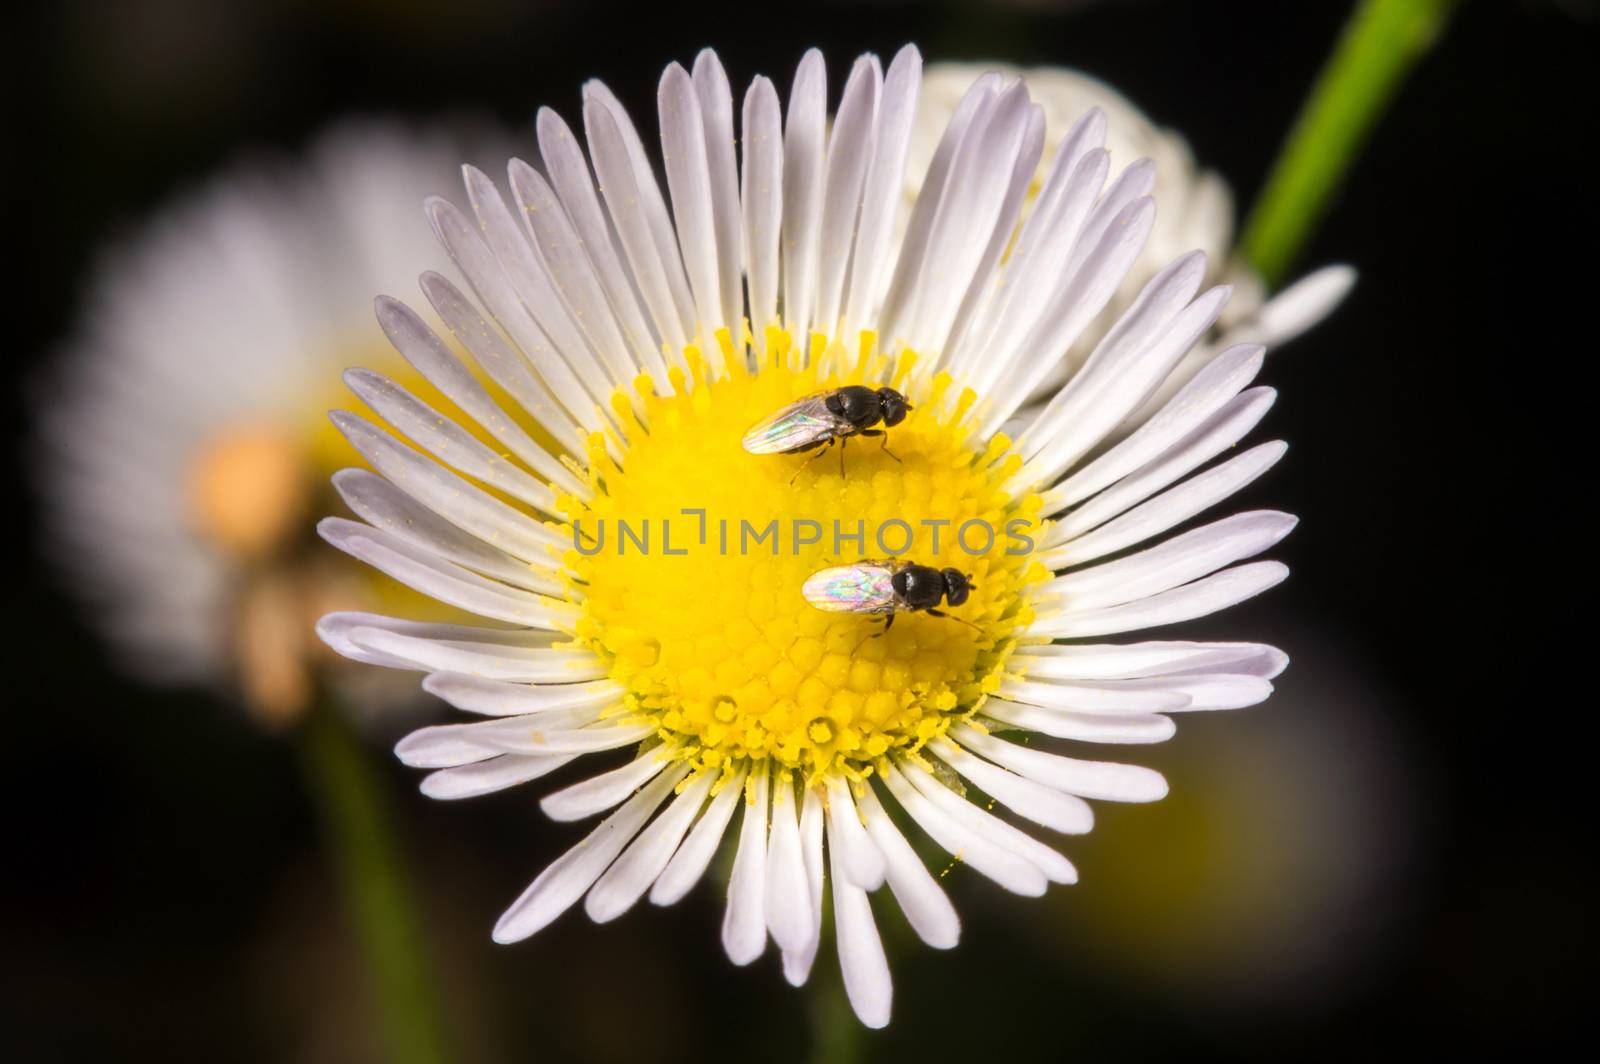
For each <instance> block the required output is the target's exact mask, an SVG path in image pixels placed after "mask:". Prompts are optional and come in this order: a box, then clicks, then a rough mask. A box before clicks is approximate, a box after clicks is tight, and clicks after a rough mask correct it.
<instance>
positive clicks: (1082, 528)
mask: <svg viewBox="0 0 1600 1064" xmlns="http://www.w3.org/2000/svg"><path fill="white" fill-rule="evenodd" d="M1277 394H1278V393H1277V392H1275V391H1273V390H1272V389H1271V388H1251V389H1249V390H1248V391H1245V392H1241V393H1240V394H1239V395H1237V396H1235V397H1234V399H1233V400H1232V401H1230V402H1228V403H1227V404H1225V405H1224V406H1223V407H1222V409H1220V410H1218V411H1217V412H1216V414H1214V415H1213V416H1211V417H1210V418H1208V419H1207V420H1206V421H1205V422H1204V423H1203V424H1202V425H1201V426H1200V427H1199V428H1197V429H1195V430H1194V431H1193V432H1192V433H1191V434H1190V435H1188V436H1186V437H1185V438H1184V439H1183V440H1182V441H1181V442H1180V443H1178V444H1175V445H1174V446H1173V447H1172V448H1171V449H1169V450H1168V451H1167V452H1166V453H1165V454H1163V455H1162V456H1161V457H1160V458H1158V459H1156V460H1155V461H1153V462H1151V463H1150V464H1149V465H1147V466H1145V467H1144V468H1143V469H1140V470H1138V471H1137V472H1135V473H1132V474H1130V475H1128V476H1126V477H1124V478H1123V479H1122V480H1119V481H1118V482H1117V483H1115V484H1113V485H1112V486H1111V487H1109V488H1107V489H1106V490H1104V491H1102V492H1101V493H1100V494H1098V495H1096V496H1095V497H1094V498H1092V499H1090V500H1089V501H1088V502H1086V503H1084V504H1083V505H1082V506H1080V507H1078V508H1077V509H1076V510H1074V511H1072V512H1071V513H1069V514H1067V515H1066V516H1065V517H1062V518H1061V519H1060V520H1059V521H1058V522H1057V523H1056V527H1055V529H1053V530H1052V531H1051V532H1050V533H1049V534H1048V537H1047V542H1049V543H1062V542H1066V541H1067V540H1069V539H1073V538H1075V537H1077V536H1080V535H1082V534H1083V533H1084V532H1086V531H1088V530H1089V529H1092V528H1098V527H1099V526H1100V525H1102V524H1104V523H1105V522H1106V521H1108V520H1110V519H1111V518H1113V517H1115V516H1117V515H1118V514H1120V513H1122V512H1123V511H1124V510H1127V509H1128V508H1129V507H1130V506H1133V505H1135V504H1136V503H1139V502H1142V501H1143V500H1145V499H1148V498H1149V497H1150V496H1152V495H1154V494H1155V493H1156V492H1158V491H1160V490H1161V489H1162V488H1164V487H1166V486H1167V485H1168V484H1171V483H1173V482H1174V481H1176V480H1178V479H1180V478H1182V477H1183V476H1185V475H1187V474H1188V473H1189V472H1191V471H1192V470H1195V469H1198V468H1200V466H1202V465H1204V464H1205V463H1206V462H1209V461H1210V460H1211V459H1213V458H1215V457H1216V456H1217V455H1219V454H1221V453H1222V452H1223V451H1225V450H1227V449H1228V448H1230V447H1232V446H1233V445H1234V444H1236V443H1238V442H1239V441H1240V440H1241V439H1243V438H1244V436H1245V434H1246V433H1248V432H1249V431H1250V430H1251V429H1253V428H1255V426H1256V425H1257V424H1258V423H1259V422H1260V421H1261V419H1262V418H1263V417H1265V416H1266V413H1267V411H1268V410H1269V409H1271V407H1272V404H1273V401H1274V400H1275V399H1276V398H1277ZM1061 506H1062V503H1061V502H1060V497H1059V496H1058V495H1057V494H1056V493H1055V491H1054V490H1051V491H1047V492H1045V494H1044V512H1045V513H1047V514H1048V513H1055V512H1057V511H1058V510H1059V509H1060V508H1061Z"/></svg>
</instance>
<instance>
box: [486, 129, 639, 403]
mask: <svg viewBox="0 0 1600 1064" xmlns="http://www.w3.org/2000/svg"><path fill="white" fill-rule="evenodd" d="M506 176H507V179H508V180H509V181H510V183H511V192H512V195H513V196H515V197H516V200H517V206H518V208H520V210H519V212H518V213H519V215H520V216H521V218H522V226H523V231H524V232H525V233H526V235H527V239H528V241H530V242H531V244H532V246H535V247H537V248H538V249H539V251H538V256H537V258H538V263H537V265H538V267H540V268H539V271H538V276H537V279H536V282H535V283H536V284H537V285H538V292H537V293H536V296H535V299H536V301H535V302H534V303H530V309H532V310H533V311H534V315H535V316H536V317H539V319H540V322H541V323H543V322H544V321H545V317H546V316H548V315H557V314H559V315H560V320H561V322H562V325H561V328H560V329H559V330H558V329H556V328H554V327H553V326H547V327H546V331H547V332H549V333H550V335H551V338H552V339H553V340H555V341H556V343H557V346H559V347H561V348H562V349H563V350H566V349H567V347H568V345H571V346H572V347H573V353H572V354H571V355H570V356H569V361H573V362H576V361H577V360H578V359H580V358H581V359H583V360H585V361H587V362H589V363H590V364H593V363H594V362H595V361H596V356H598V362H599V364H600V366H602V367H603V368H604V370H605V374H606V376H607V377H608V378H609V379H610V380H611V381H613V382H615V383H618V384H622V383H626V382H630V381H632V379H633V377H634V375H635V374H636V373H637V372H638V371H639V363H638V362H637V361H635V360H634V358H633V357H632V349H631V348H630V347H629V345H628V343H627V341H626V340H624V339H623V334H622V326H621V325H620V324H619V323H618V321H617V318H616V316H615V315H614V314H612V313H611V304H610V303H608V302H607V300H606V294H605V292H604V290H603V289H602V288H601V286H600V278H599V277H598V276H597V275H596V273H595V271H594V267H593V266H592V265H591V264H590V261H589V255H588V253H587V251H586V249H585V248H584V246H583V242H582V238H581V237H580V236H579V235H578V231H577V229H576V228H575V227H574V226H573V224H572V219H571V218H569V217H568V216H567V212H566V210H565V209H564V208H563V207H562V205H561V202H560V200H558V199H557V198H556V194H555V190H554V189H552V188H551V187H550V185H549V183H548V182H546V181H545V179H544V177H543V175H541V174H540V173H539V172H538V171H537V170H535V169H534V168H533V167H531V166H529V165H528V164H527V163H525V162H523V161H522V160H521V159H512V160H511V161H510V162H509V163H507V164H506ZM483 180H484V181H485V183H487V178H485V179H483ZM494 196H495V199H496V200H497V201H498V199H499V193H495V194H494ZM506 224H510V222H509V219H507V220H506ZM529 268H530V269H532V268H533V265H532V264H531V263H530V266H529ZM644 350H645V351H646V352H651V353H653V350H652V349H651V348H649V347H646V348H645V349H644ZM580 352H581V353H580Z"/></svg>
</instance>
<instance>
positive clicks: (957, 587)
mask: <svg viewBox="0 0 1600 1064" xmlns="http://www.w3.org/2000/svg"><path fill="white" fill-rule="evenodd" d="M941 575H942V576H943V577H944V597H945V600H946V601H947V602H949V603H950V605H952V606H959V605H961V604H962V603H963V602H965V601H967V596H968V594H970V592H971V587H972V585H971V584H970V583H969V582H968V580H967V576H966V574H965V573H963V572H961V571H960V570H959V569H946V570H945V571H944V572H943V573H942V574H941Z"/></svg>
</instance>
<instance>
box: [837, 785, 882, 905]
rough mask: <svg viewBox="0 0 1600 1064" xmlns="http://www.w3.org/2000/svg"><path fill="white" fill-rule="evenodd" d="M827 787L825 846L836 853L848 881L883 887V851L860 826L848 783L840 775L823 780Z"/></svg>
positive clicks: (866, 886)
mask: <svg viewBox="0 0 1600 1064" xmlns="http://www.w3.org/2000/svg"><path fill="white" fill-rule="evenodd" d="M825 782H826V786H827V788H828V845H829V847H830V848H832V849H834V850H837V851H838V852H839V857H840V860H842V861H843V862H844V867H845V869H846V870H847V872H848V873H849V875H850V882H852V883H854V884H855V885H856V886H858V887H860V888H861V889H862V890H877V889H878V888H879V887H881V886H883V854H881V853H879V852H878V848H877V847H876V846H874V845H873V844H872V839H871V838H870V837H868V835H867V831H866V829H865V828H864V827H862V826H861V817H860V815H859V814H858V813H857V812H856V804H855V802H854V801H853V800H852V799H851V797H850V784H848V783H846V782H845V780H844V778H843V777H842V776H838V775H833V776H830V777H828V779H827V780H826V781H825Z"/></svg>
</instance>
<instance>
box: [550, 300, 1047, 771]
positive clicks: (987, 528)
mask: <svg viewBox="0 0 1600 1064" xmlns="http://www.w3.org/2000/svg"><path fill="white" fill-rule="evenodd" d="M871 340H872V337H871V334H870V333H869V334H863V337H862V344H861V351H862V352H863V354H862V355H861V356H860V357H858V358H856V359H855V360H854V361H855V362H856V365H855V366H854V368H852V369H849V370H845V371H842V372H841V371H826V370H823V369H820V368H817V367H819V366H825V365H835V366H837V365H838V364H839V363H841V362H845V361H849V359H848V357H847V356H846V355H845V351H844V349H843V348H842V347H840V346H838V345H834V346H833V347H831V348H830V347H829V345H828V344H826V343H825V342H823V341H822V340H821V339H820V338H814V339H813V345H812V350H813V358H812V359H811V360H810V362H811V366H810V367H808V368H804V369H802V368H796V367H795V366H794V365H793V364H792V363H793V362H794V359H793V357H792V352H790V351H788V349H787V348H788V344H787V338H786V337H785V336H784V335H783V334H781V333H777V332H776V331H773V332H772V333H769V336H768V343H767V344H766V345H765V346H766V349H767V350H768V351H769V353H770V357H769V359H768V362H769V364H768V365H767V366H765V367H764V368H763V369H762V370H761V371H760V372H750V371H748V370H746V369H745V368H744V366H743V365H742V364H741V360H740V359H739V358H738V357H737V356H736V355H735V354H734V351H733V349H732V347H731V345H730V344H729V343H728V338H727V336H726V334H724V335H723V336H722V342H723V343H722V347H723V350H722V352H721V353H722V355H723V359H722V361H724V362H725V363H726V364H727V365H728V366H729V369H728V370H727V371H726V372H721V373H718V372H716V371H713V370H712V369H710V368H709V367H708V366H707V364H706V363H705V361H704V360H703V359H702V358H701V357H700V355H699V353H698V352H697V351H695V350H693V349H691V350H690V351H688V352H687V355H688V364H689V367H690V374H692V378H693V380H692V386H691V383H690V380H689V379H688V377H687V376H686V375H684V374H682V373H681V372H678V371H674V376H673V384H674V391H675V394H673V395H671V396H666V397H663V396H658V395H656V394H654V390H653V389H652V388H651V387H650V385H649V381H648V378H641V380H640V381H639V382H638V384H637V391H638V394H637V396H636V397H635V396H625V395H620V394H619V396H618V397H617V399H616V402H615V403H614V406H615V408H616V410H617V412H618V415H619V417H620V419H621V421H622V424H623V433H622V435H620V436H617V437H614V438H612V439H610V440H609V441H608V440H607V439H605V438H603V437H600V436H598V435H596V436H595V437H594V438H593V440H592V441H591V453H590V466H589V471H588V472H589V477H590V480H591V483H592V484H593V486H594V488H595V494H594V497H593V498H592V499H590V500H588V501H587V502H586V503H579V502H578V501H577V500H573V499H568V500H566V502H567V505H568V512H569V514H570V516H571V518H572V524H573V527H574V528H575V529H576V531H575V532H573V533H572V534H573V535H574V538H573V541H572V542H573V546H572V548H571V549H569V550H568V551H567V564H568V567H569V568H570V569H571V571H572V572H573V573H575V574H576V588H575V590H577V591H580V592H581V593H582V595H583V602H584V605H583V615H582V620H581V622H580V625H579V629H578V637H579V639H581V640H583V641H585V642H586V643H587V644H588V645H590V646H592V647H593V648H594V649H595V650H596V651H597V652H598V653H600V654H601V655H602V656H603V657H604V658H605V659H606V660H607V661H608V662H609V663H610V671H611V676H612V677H613V678H614V679H615V680H617V681H618V682H620V683H622V684H623V685H624V686H625V687H626V688H627V690H628V692H629V695H628V698H627V706H626V709H627V711H628V712H629V713H630V714H634V715H642V716H646V717H648V718H650V719H652V720H653V721H654V722H655V723H656V724H657V726H658V728H659V729H660V732H661V735H662V738H663V739H664V740H666V741H668V742H671V743H673V744H674V745H675V747H676V748H677V749H678V750H679V751H681V754H680V756H682V757H685V758H687V759H690V760H692V761H693V762H694V763H695V764H696V765H697V766H699V767H703V768H711V767H714V766H726V765H727V764H728V763H729V762H730V761H738V760H741V759H746V758H749V759H767V760H770V761H772V762H774V763H775V764H776V765H778V766H781V767H783V768H785V769H793V770H798V771H800V772H802V773H803V774H805V775H806V776H807V777H808V778H809V777H812V776H815V775H816V774H817V773H819V772H822V771H823V770H825V769H829V768H830V767H832V768H836V769H838V770H840V771H842V772H844V773H845V774H847V775H849V776H851V777H856V776H858V775H859V774H860V773H862V772H863V771H866V770H867V768H868V766H869V765H870V764H871V763H872V762H873V761H875V760H876V759H878V758H880V757H883V756H884V755H886V754H889V753H891V752H894V751H902V752H908V751H914V750H915V749H917V748H919V747H921V746H922V745H923V744H924V743H926V742H927V741H928V740H930V739H932V738H934V737H936V736H938V735H941V734H943V732H944V731H945V730H946V729H947V728H949V727H950V725H951V724H952V723H953V722H954V721H956V720H958V719H961V718H962V717H963V716H970V715H971V714H972V713H973V712H974V711H975V709H976V708H977V706H978V705H979V704H980V703H981V701H982V699H983V698H984V696H985V695H986V694H987V693H989V692H990V691H992V690H993V689H994V688H995V686H996V685H997V684H998V682H999V674H1000V670H1001V669H1002V667H1003V665H1004V662H1005V659H1006V657H1007V655H1008V654H1009V652H1010V650H1011V647H1012V645H1013V642H1014V635H1015V633H1016V632H1017V631H1018V629H1019V628H1021V627H1023V626H1025V625H1026V623H1027V621H1028V620H1029V617H1028V614H1027V611H1026V607H1025V605H1024V601H1023V596H1022V595H1021V591H1022V589H1023V588H1024V586H1025V585H1026V584H1027V583H1028V582H1031V581H1036V580H1039V579H1042V578H1043V577H1044V576H1045V575H1046V574H1045V573H1044V572H1043V570H1042V568H1041V567H1040V566H1039V565H1038V564H1037V563H1036V562H1032V561H1030V557H1029V555H1030V553H1031V542H1032V541H1033V540H1035V539H1037V537H1038V535H1039V532H1040V529H1039V524H1038V509H1039V500H1038V498H1037V497H1036V496H1032V495H1021V496H1014V495H1013V494H1012V493H1011V492H1010V491H1008V490H1007V481H1008V479H1009V478H1010V477H1011V476H1012V475H1013V474H1014V473H1015V472H1016V469H1017V467H1018V465H1019V459H1018V458H1017V456H1015V455H1013V454H1010V453H1009V450H1010V444H1009V442H1008V441H1006V440H1005V439H1004V438H996V439H995V440H989V441H977V442H976V443H973V442H971V436H972V433H971V423H970V421H969V413H970V411H971V409H972V407H973V405H974V401H975V399H976V397H975V396H973V395H972V393H970V392H967V393H965V394H963V395H961V396H951V395H949V394H947V393H948V392H949V388H950V382H949V380H948V378H944V377H938V378H935V379H934V380H932V381H931V382H928V383H927V384H924V385H921V386H918V385H915V384H911V383H908V376H909V371H910V369H911V368H912V366H913V364H914V359H913V358H912V357H909V356H907V355H904V354H902V356H901V358H900V359H899V360H898V364H897V366H898V368H897V371H896V376H895V378H894V380H893V382H892V383H893V384H894V386H895V387H897V388H900V389H901V390H903V391H905V392H906V394H907V397H908V398H909V399H910V401H911V402H912V404H913V407H914V409H913V411H912V412H911V414H910V415H909V416H908V417H907V418H906V420H905V421H904V422H902V423H901V424H899V425H897V426H895V427H894V428H893V429H891V430H890V433H889V436H888V438H887V440H886V441H883V440H878V439H861V438H854V439H851V440H849V441H848V443H847V444H846V445H845V446H844V448H843V454H842V458H841V455H840V449H839V448H838V447H835V448H833V449H832V450H831V451H830V452H827V453H823V454H821V455H818V456H807V455H803V454H797V455H753V454H749V453H746V451H745V450H744V449H743V447H742V446H741V439H742V437H743V435H744V433H745V432H746V430H748V429H749V428H750V427H751V425H753V424H754V423H756V422H757V421H759V420H761V419H762V418H764V417H766V416H767V415H769V414H771V413H773V412H774V411H775V410H778V409H780V408H782V407H784V406H785V405H787V404H789V403H792V402H794V401H795V400H797V399H800V398H803V397H805V396H807V395H810V394H813V393H816V392H819V391H826V390H829V389H832V388H838V387H841V386H843V385H845V384H857V383H864V382H869V381H870V382H872V383H873V385H874V386H875V387H876V386H877V385H878V384H880V383H882V382H883V377H882V373H883V367H882V363H881V360H879V359H875V358H873V357H871V349H872V343H871ZM608 443H609V447H608ZM883 443H887V450H886V449H885V447H884V446H882V444H883ZM841 462H842V465H843V472H842V473H841ZM570 531H571V529H569V532H570ZM889 557H894V558H895V559H896V560H897V561H900V562H912V563H917V564H923V565H931V566H935V567H938V568H946V567H948V568H955V569H958V570H960V571H961V572H963V573H965V574H968V575H970V577H971V579H972V582H973V584H974V589H973V591H972V593H971V597H970V598H969V599H968V600H967V602H966V603H964V604H963V605H961V606H959V607H955V608H950V609H949V610H948V612H949V613H951V614H952V617H934V616H929V615H927V614H924V613H916V612H901V613H899V614H898V615H897V616H896V618H895V623H894V625H893V627H892V629H891V630H889V631H888V632H883V630H882V629H883V618H882V617H881V616H878V617H874V616H872V615H869V614H861V613H849V612H843V613H829V612H823V611H821V610H819V609H816V608H815V607H813V606H812V605H811V604H810V603H809V602H807V600H806V599H805V597H804V596H803V595H802V594H801V586H802V585H803V584H804V582H805V580H806V578H807V577H808V576H809V575H811V574H812V573H813V572H815V571H816V570H818V569H821V568H824V567H826V566H830V565H849V564H852V563H855V562H859V561H862V560H867V559H879V560H881V559H885V558H889ZM953 618H960V620H956V619H953ZM962 622H966V623H962Z"/></svg>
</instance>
